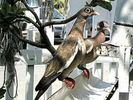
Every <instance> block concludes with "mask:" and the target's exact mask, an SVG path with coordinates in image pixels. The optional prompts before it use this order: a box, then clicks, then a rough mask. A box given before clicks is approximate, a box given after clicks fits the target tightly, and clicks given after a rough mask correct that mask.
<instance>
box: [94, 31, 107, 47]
mask: <svg viewBox="0 0 133 100" xmlns="http://www.w3.org/2000/svg"><path fill="white" fill-rule="evenodd" d="M92 40H93V42H94V45H95V46H98V45H100V44H101V43H103V42H105V35H104V34H103V33H102V32H98V33H97V35H96V36H95V37H92Z"/></svg>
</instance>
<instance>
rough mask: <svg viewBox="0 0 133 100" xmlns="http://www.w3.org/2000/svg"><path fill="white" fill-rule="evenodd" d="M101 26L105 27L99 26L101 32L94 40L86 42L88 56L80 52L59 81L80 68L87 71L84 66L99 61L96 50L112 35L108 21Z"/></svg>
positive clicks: (89, 39)
mask: <svg viewBox="0 0 133 100" xmlns="http://www.w3.org/2000/svg"><path fill="white" fill-rule="evenodd" d="M99 24H102V25H103V26H100V25H99V27H100V28H99V30H98V33H97V35H96V36H94V37H92V38H88V39H86V40H85V45H86V50H87V51H86V54H85V55H82V54H81V52H78V54H77V55H76V57H75V58H74V60H73V62H72V63H71V64H70V66H69V67H68V68H66V69H64V70H63V72H62V73H61V75H60V76H59V79H61V80H62V79H64V78H66V77H68V76H69V74H70V73H71V72H72V71H73V70H74V69H75V68H76V67H77V66H78V67H79V69H81V70H85V68H83V65H85V64H87V63H91V62H93V61H94V60H96V59H97V57H98V55H97V54H96V48H97V47H98V46H100V45H101V43H103V42H105V41H106V40H109V35H110V33H109V32H110V29H109V26H108V24H107V22H106V21H101V22H100V23H99Z"/></svg>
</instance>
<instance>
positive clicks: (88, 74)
mask: <svg viewBox="0 0 133 100" xmlns="http://www.w3.org/2000/svg"><path fill="white" fill-rule="evenodd" d="M83 75H84V76H85V77H87V78H88V79H89V77H90V72H89V70H88V69H87V68H84V69H83Z"/></svg>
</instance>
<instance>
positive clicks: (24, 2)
mask: <svg viewBox="0 0 133 100" xmlns="http://www.w3.org/2000/svg"><path fill="white" fill-rule="evenodd" d="M21 2H22V3H23V4H24V5H25V7H26V8H27V9H28V10H29V11H30V12H31V13H32V14H33V15H34V17H35V19H36V22H37V23H38V24H39V25H40V26H41V25H42V24H41V22H40V20H39V18H38V16H37V14H36V13H35V12H34V10H33V9H31V8H30V7H29V6H28V5H27V3H26V1H25V0H21Z"/></svg>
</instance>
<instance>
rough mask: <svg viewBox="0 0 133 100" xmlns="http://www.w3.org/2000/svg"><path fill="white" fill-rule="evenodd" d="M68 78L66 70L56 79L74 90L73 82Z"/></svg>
mask: <svg viewBox="0 0 133 100" xmlns="http://www.w3.org/2000/svg"><path fill="white" fill-rule="evenodd" d="M68 76H69V75H68V73H67V71H66V69H64V70H63V72H62V73H61V75H60V76H59V77H58V79H59V80H60V81H62V82H65V83H66V84H67V85H68V86H69V87H71V88H74V86H75V80H74V79H72V78H70V77H68Z"/></svg>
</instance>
